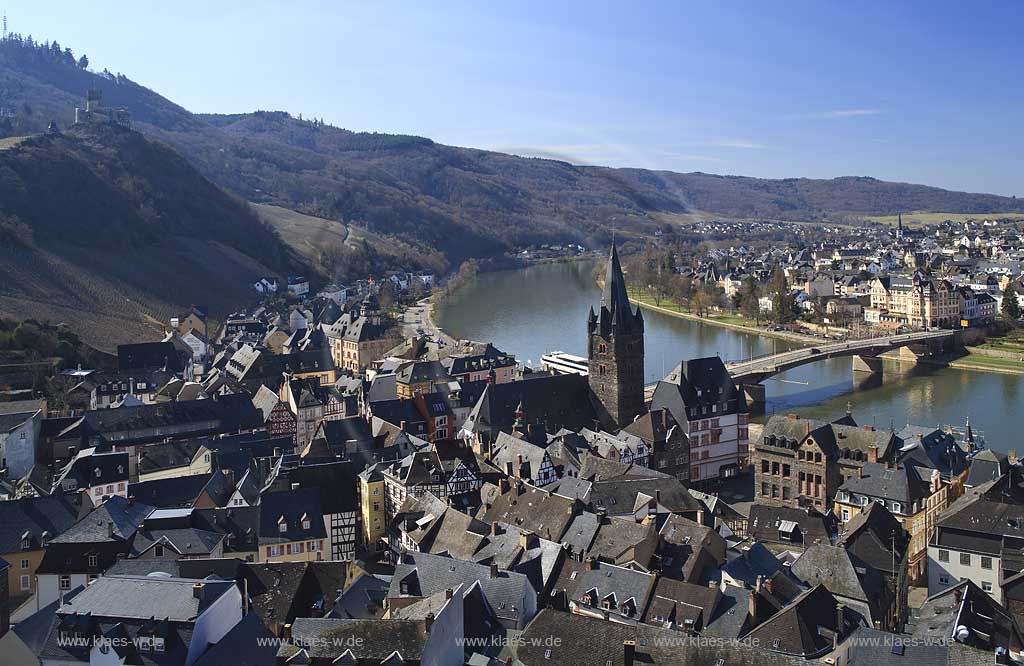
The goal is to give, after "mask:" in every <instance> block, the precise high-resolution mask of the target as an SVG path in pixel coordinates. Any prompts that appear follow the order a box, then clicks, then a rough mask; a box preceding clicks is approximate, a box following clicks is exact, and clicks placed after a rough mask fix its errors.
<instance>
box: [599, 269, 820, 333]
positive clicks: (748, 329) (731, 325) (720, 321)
mask: <svg viewBox="0 0 1024 666" xmlns="http://www.w3.org/2000/svg"><path fill="white" fill-rule="evenodd" d="M600 283H601V281H600V280H598V285H599V286H603V285H601V284H600ZM626 292H627V293H628V295H629V300H630V301H631V302H633V303H635V304H637V305H639V306H640V307H642V308H644V309H645V310H651V311H653V312H659V313H661V314H663V315H667V316H669V317H676V318H678V319H686V320H689V321H694V322H698V323H700V324H707V325H709V326H717V327H719V328H727V329H730V330H733V331H740V332H742V333H751V334H753V335H761V336H764V337H766V338H776V339H779V340H786V341H789V342H798V343H800V344H801V345H814V344H820V343H821V338H816V337H814V336H812V335H803V334H801V333H793V332H792V331H770V330H767V329H764V328H761V327H759V326H751V325H750V324H745V323H738V321H737V320H739V319H740V317H736V316H730V317H729V318H730V319H733V321H725V320H724V318H722V317H714V316H707V317H701V316H698V315H695V314H693V313H692V312H683V311H682V310H679V309H676V310H674V309H672V308H667V307H664V306H661V305H656V304H654V303H651V302H650V301H649V300H647V299H646V298H645V297H644V296H643V295H642V294H640V293H639V292H638V291H637V290H636V289H635V288H627V290H626ZM676 307H677V308H678V307H679V306H676Z"/></svg>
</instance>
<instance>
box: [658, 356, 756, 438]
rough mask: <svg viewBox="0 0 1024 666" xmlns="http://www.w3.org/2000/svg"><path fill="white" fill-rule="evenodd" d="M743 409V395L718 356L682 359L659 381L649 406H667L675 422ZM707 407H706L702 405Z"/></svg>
mask: <svg viewBox="0 0 1024 666" xmlns="http://www.w3.org/2000/svg"><path fill="white" fill-rule="evenodd" d="M711 405H717V406H718V410H717V412H715V416H722V415H724V414H735V413H737V412H742V411H745V410H746V408H747V403H746V398H745V397H744V395H743V392H742V391H740V390H738V389H737V388H736V383H735V382H734V381H733V380H732V377H731V376H730V375H729V371H728V370H727V369H726V367H725V364H724V363H723V362H722V359H721V358H719V357H718V356H709V357H707V358H695V359H690V360H687V361H683V362H681V363H680V364H679V365H678V366H676V367H675V369H673V370H672V372H670V373H669V374H668V375H667V376H666V377H665V379H664V380H662V381H660V382H658V385H657V386H656V387H655V389H654V396H653V397H652V399H651V406H650V409H651V410H652V411H653V410H659V409H667V410H668V411H669V413H670V414H672V417H673V418H674V419H675V420H676V423H686V422H687V421H692V420H694V419H697V418H702V417H703V418H710V417H711V415H712V413H711V409H710V407H711ZM705 408H707V409H705Z"/></svg>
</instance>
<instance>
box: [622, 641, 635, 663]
mask: <svg viewBox="0 0 1024 666" xmlns="http://www.w3.org/2000/svg"><path fill="white" fill-rule="evenodd" d="M635 658H636V641H622V663H623V666H633V660H634V659H635Z"/></svg>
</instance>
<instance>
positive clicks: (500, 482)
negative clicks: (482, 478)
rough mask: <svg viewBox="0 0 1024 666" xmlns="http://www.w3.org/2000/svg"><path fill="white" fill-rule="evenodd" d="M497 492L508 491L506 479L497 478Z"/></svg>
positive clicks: (503, 492)
mask: <svg viewBox="0 0 1024 666" xmlns="http://www.w3.org/2000/svg"><path fill="white" fill-rule="evenodd" d="M498 492H500V493H501V494H502V495H504V494H505V493H507V492H508V479H498Z"/></svg>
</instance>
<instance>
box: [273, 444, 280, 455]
mask: <svg viewBox="0 0 1024 666" xmlns="http://www.w3.org/2000/svg"><path fill="white" fill-rule="evenodd" d="M274 457H275V458H280V457H281V447H280V446H275V447H274Z"/></svg>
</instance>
